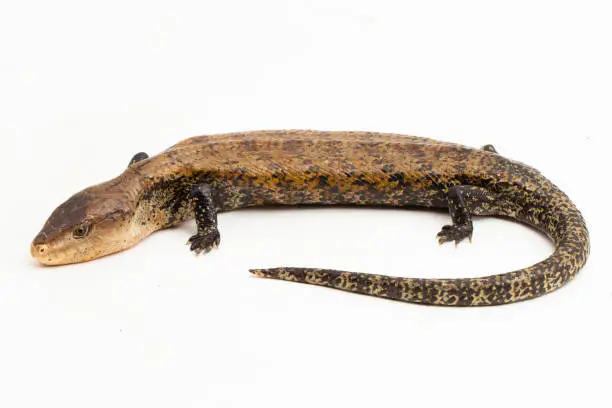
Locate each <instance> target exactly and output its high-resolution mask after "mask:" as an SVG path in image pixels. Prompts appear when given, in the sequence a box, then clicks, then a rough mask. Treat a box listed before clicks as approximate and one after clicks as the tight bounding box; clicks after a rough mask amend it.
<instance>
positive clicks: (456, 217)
mask: <svg viewBox="0 0 612 408" xmlns="http://www.w3.org/2000/svg"><path fill="white" fill-rule="evenodd" d="M447 200H448V209H449V212H450V216H451V219H452V221H453V223H452V224H451V225H445V226H443V227H442V230H441V231H440V232H438V236H437V237H438V243H440V244H443V243H445V242H449V241H455V244H458V243H459V242H461V241H462V240H464V239H465V238H469V239H470V241H471V240H472V232H473V230H474V227H473V224H472V215H484V214H485V213H487V212H489V211H490V209H491V207H492V206H493V204H494V203H495V197H494V195H493V194H492V193H491V192H490V191H489V190H487V189H485V188H482V187H474V186H453V187H451V188H449V189H448V194H447Z"/></svg>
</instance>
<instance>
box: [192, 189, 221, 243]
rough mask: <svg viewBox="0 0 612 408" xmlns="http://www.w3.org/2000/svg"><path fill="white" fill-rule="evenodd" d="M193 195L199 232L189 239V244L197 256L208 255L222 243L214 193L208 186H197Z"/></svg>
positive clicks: (193, 190)
mask: <svg viewBox="0 0 612 408" xmlns="http://www.w3.org/2000/svg"><path fill="white" fill-rule="evenodd" d="M191 194H192V197H193V199H194V201H195V220H196V225H197V227H198V230H197V233H196V234H195V235H193V236H192V237H191V238H189V241H187V244H190V245H191V250H192V251H193V252H195V253H196V254H200V253H202V252H204V253H208V252H210V250H211V249H213V248H214V247H216V246H218V245H219V243H220V242H221V235H220V234H219V230H218V229H217V210H216V209H215V205H214V202H213V197H212V191H211V188H210V186H209V185H208V184H197V185H195V186H194V187H193V189H192V191H191Z"/></svg>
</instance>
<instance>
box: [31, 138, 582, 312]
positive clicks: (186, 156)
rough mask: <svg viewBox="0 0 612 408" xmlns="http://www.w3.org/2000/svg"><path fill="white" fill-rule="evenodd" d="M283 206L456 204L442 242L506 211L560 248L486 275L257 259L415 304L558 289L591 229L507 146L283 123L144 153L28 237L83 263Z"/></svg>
mask: <svg viewBox="0 0 612 408" xmlns="http://www.w3.org/2000/svg"><path fill="white" fill-rule="evenodd" d="M274 205H290V206H297V205H324V206H331V205H363V206H384V207H393V208H414V207H417V208H430V209H448V211H449V213H450V217H451V221H452V222H451V223H450V224H448V225H445V226H444V227H442V229H441V231H440V232H439V233H438V234H437V239H438V241H439V242H440V243H445V242H455V244H457V243H458V242H460V241H462V240H464V239H470V240H471V237H472V232H473V221H472V218H473V216H501V217H504V218H509V219H512V220H516V221H518V222H520V223H523V224H527V225H529V226H531V227H534V228H535V229H537V230H539V231H541V232H542V233H544V234H545V235H547V236H548V237H549V238H550V239H551V240H552V241H553V242H554V244H555V249H554V252H553V253H552V254H551V255H550V256H549V257H548V258H546V259H544V260H543V261H541V262H538V263H536V264H535V265H532V266H529V267H526V268H523V269H520V270H515V271H511V272H508V273H503V274H496V275H491V276H484V277H475V278H462V279H421V278H408V277H392V276H387V275H383V274H370V273H354V272H345V271H338V270H333V269H324V268H310V267H308V268H304V267H300V268H295V267H279V268H266V269H252V270H251V271H250V272H251V273H253V274H254V275H256V276H258V277H264V278H272V279H280V280H285V281H293V282H301V283H308V284H313V285H319V286H325V287H330V288H336V289H341V290H345V291H350V292H354V293H360V294H365V295H372V296H377V297H382V298H387V299H393V300H400V301H405V302H411V303H419V304H431V305H445V306H484V305H501V304H506V303H512V302H517V301H522V300H527V299H532V298H535V297H538V296H540V295H543V294H545V293H549V292H552V291H554V290H556V289H558V288H560V287H561V286H563V285H564V284H565V283H566V282H568V281H570V280H572V279H573V278H574V277H575V276H576V274H577V272H578V271H579V270H580V269H581V268H582V266H583V265H584V264H585V262H586V260H587V257H588V254H589V250H590V244H589V233H588V230H587V228H586V224H585V221H584V218H583V216H582V215H581V213H580V211H579V210H578V209H577V208H576V206H575V205H574V204H573V203H572V201H571V200H570V199H569V198H568V196H567V195H566V194H565V193H563V192H562V191H561V190H560V189H559V188H558V187H557V186H556V185H554V184H553V183H552V182H551V181H549V180H548V179H547V178H545V177H544V176H543V175H542V174H541V173H540V172H539V171H538V170H536V169H534V168H532V167H530V166H527V165H525V164H523V163H521V162H518V161H514V160H511V159H508V158H506V157H504V156H502V155H500V154H499V153H498V152H497V151H496V150H495V148H494V147H493V146H492V145H486V146H484V147H481V148H472V147H467V146H463V145H460V144H455V143H450V142H443V141H437V140H434V139H430V138H423V137H418V136H405V135H399V134H385V133H375V132H348V131H346V132H345V131H330V132H325V131H315V130H277V131H273V130H270V131H250V132H237V133H227V134H220V135H206V136H196V137H192V138H189V139H186V140H184V141H182V142H180V143H178V144H176V145H174V146H172V147H171V148H169V149H168V150H166V151H164V152H162V153H160V154H159V155H157V156H154V157H149V155H147V154H146V153H138V154H136V155H135V156H134V157H133V159H132V160H131V161H130V163H129V166H128V167H127V169H125V170H124V171H123V173H122V174H120V175H119V176H118V177H116V178H114V179H112V180H110V181H107V182H103V183H101V184H98V185H95V186H93V187H89V188H87V189H85V190H83V191H81V192H79V193H77V194H75V195H74V196H72V197H71V198H69V199H68V200H67V201H66V202H65V203H63V204H62V205H60V206H59V207H58V208H57V209H56V210H55V211H54V212H53V213H52V214H51V216H50V217H49V219H48V220H47V222H46V223H45V224H44V227H43V228H42V230H41V231H40V233H39V234H38V235H37V236H36V237H35V239H34V240H33V242H32V244H31V248H30V251H31V254H32V256H33V257H34V258H35V259H36V260H37V261H38V262H39V263H41V264H43V265H66V264H73V263H79V262H86V261H90V260H93V259H96V258H100V257H102V256H106V255H110V254H114V253H117V252H120V251H123V250H125V249H127V248H130V247H132V246H134V245H135V244H137V243H138V242H140V241H141V240H143V239H144V238H145V237H147V236H149V235H150V234H152V233H153V232H155V231H158V230H161V229H164V228H169V227H172V226H176V225H179V224H180V223H183V222H185V221H188V220H192V219H194V218H195V221H196V226H197V232H196V233H195V234H194V235H193V236H192V237H191V238H190V239H189V241H188V244H189V245H190V249H191V250H192V251H194V252H195V253H197V254H199V253H206V252H208V251H210V250H211V249H213V248H214V247H216V246H218V245H219V243H220V237H221V236H220V233H219V229H218V222H217V214H218V213H221V212H225V211H232V210H237V209H241V208H247V207H255V206H274Z"/></svg>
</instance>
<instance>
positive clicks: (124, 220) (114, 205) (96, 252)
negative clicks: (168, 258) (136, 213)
mask: <svg viewBox="0 0 612 408" xmlns="http://www.w3.org/2000/svg"><path fill="white" fill-rule="evenodd" d="M112 186H113V184H111V182H108V183H104V184H100V185H98V186H94V187H90V188H88V189H86V190H83V191H81V192H80V193H77V194H75V195H74V196H72V197H71V198H69V199H68V200H67V201H66V202H65V203H63V204H62V205H60V206H59V207H58V208H57V209H56V210H55V211H53V213H52V214H51V216H50V217H49V219H48V220H47V222H46V223H45V225H44V226H43V228H42V230H41V231H40V233H39V234H38V235H37V236H36V238H34V241H33V242H32V245H31V253H32V257H34V259H36V260H37V261H38V262H40V263H41V264H43V265H66V264H72V263H78V262H86V261H90V260H92V259H95V258H100V257H102V256H105V255H109V254H112V253H115V252H119V251H121V250H123V249H125V248H127V247H129V246H132V245H133V244H135V237H134V234H133V233H131V229H130V226H131V220H132V218H133V217H132V214H133V210H132V208H131V206H130V205H129V202H130V200H129V195H127V194H124V193H121V192H119V191H113V190H115V189H113V188H111V187H112Z"/></svg>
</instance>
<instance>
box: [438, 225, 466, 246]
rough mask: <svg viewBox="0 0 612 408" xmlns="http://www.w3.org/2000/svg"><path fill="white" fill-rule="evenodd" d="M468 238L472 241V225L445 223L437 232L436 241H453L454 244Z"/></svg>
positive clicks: (440, 242)
mask: <svg viewBox="0 0 612 408" xmlns="http://www.w3.org/2000/svg"><path fill="white" fill-rule="evenodd" d="M465 238H469V239H470V242H471V241H472V225H471V224H466V225H445V226H443V227H442V230H441V231H440V232H438V243H439V244H440V245H442V244H443V243H445V242H449V241H455V245H456V244H458V243H459V242H461V241H462V240H464V239H465Z"/></svg>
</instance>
